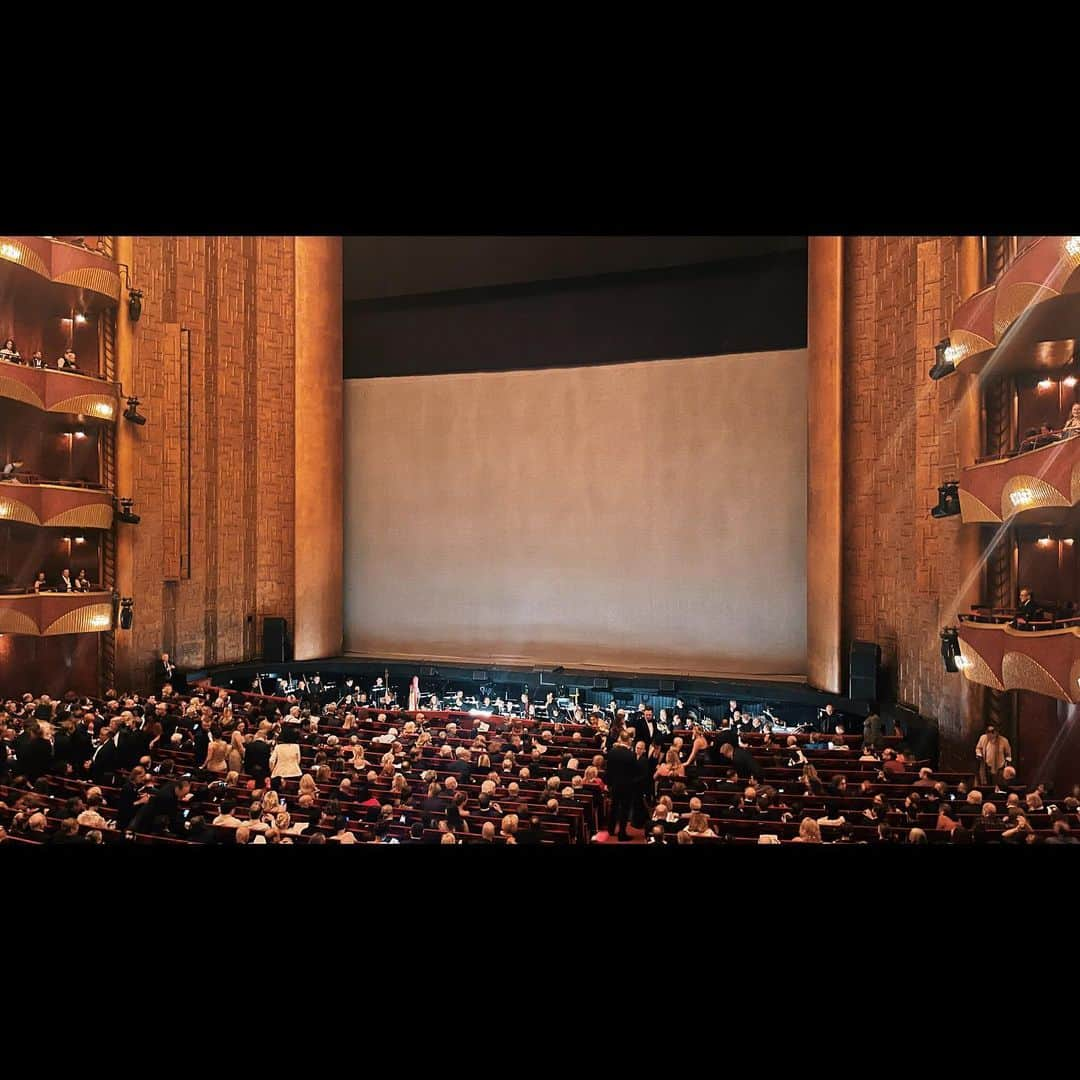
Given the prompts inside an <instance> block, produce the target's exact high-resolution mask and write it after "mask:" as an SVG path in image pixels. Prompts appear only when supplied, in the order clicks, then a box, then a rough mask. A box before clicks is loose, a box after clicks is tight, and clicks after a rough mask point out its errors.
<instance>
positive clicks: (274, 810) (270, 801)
mask: <svg viewBox="0 0 1080 1080" xmlns="http://www.w3.org/2000/svg"><path fill="white" fill-rule="evenodd" d="M280 810H281V799H280V798H278V793H277V792H276V791H274V790H270V791H268V792H266V794H265V795H263V797H262V812H263V816H264V817H269V818H271V819H273V818H274V817H276V816H277V814H278V812H279V811H280Z"/></svg>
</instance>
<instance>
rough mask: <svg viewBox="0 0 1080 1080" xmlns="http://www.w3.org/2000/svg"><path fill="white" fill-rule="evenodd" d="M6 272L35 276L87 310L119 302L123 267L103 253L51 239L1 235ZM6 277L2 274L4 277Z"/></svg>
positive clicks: (0, 250) (1, 264)
mask: <svg viewBox="0 0 1080 1080" xmlns="http://www.w3.org/2000/svg"><path fill="white" fill-rule="evenodd" d="M0 268H2V269H3V273H12V274H18V273H25V274H33V275H35V276H36V277H37V278H39V279H44V280H45V281H47V282H50V283H51V284H53V285H59V286H61V287H63V288H64V289H65V290H66V291H68V292H69V293H70V297H69V299H70V301H71V302H72V304H73V305H78V306H79V307H81V308H84V309H86V310H91V309H93V308H95V307H98V306H101V305H103V304H104V303H105V302H111V303H113V304H115V303H117V301H119V299H120V267H119V265H118V264H117V263H115V262H114V261H113V260H112V259H109V258H106V256H104V255H102V254H101V253H100V252H97V251H91V250H90V249H89V248H86V247H82V246H81V245H79V244H71V243H66V242H64V241H62V240H57V239H55V238H54V237H50V236H0ZM2 276H3V274H0V277H2Z"/></svg>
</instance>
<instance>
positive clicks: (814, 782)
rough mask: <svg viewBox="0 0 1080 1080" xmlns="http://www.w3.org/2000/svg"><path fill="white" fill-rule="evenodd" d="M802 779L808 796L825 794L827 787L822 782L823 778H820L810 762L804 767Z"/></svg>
mask: <svg viewBox="0 0 1080 1080" xmlns="http://www.w3.org/2000/svg"><path fill="white" fill-rule="evenodd" d="M800 779H801V780H802V783H803V786H804V787H805V788H806V793H807V794H808V795H823V794H824V793H825V785H824V784H823V783H822V782H821V777H820V776H818V771H817V769H815V768H814V766H813V765H811V764H810V762H807V763H806V764H805V765H804V766H803V767H802V776H801V777H800Z"/></svg>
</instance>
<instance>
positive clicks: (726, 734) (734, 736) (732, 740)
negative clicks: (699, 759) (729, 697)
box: [709, 709, 739, 765]
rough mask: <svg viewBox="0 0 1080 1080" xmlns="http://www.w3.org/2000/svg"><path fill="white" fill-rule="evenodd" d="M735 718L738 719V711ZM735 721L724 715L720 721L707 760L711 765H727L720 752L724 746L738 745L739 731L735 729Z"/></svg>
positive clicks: (727, 762) (726, 760)
mask: <svg viewBox="0 0 1080 1080" xmlns="http://www.w3.org/2000/svg"><path fill="white" fill-rule="evenodd" d="M734 715H735V717H736V718H737V717H739V711H738V709H736V710H735V714H734ZM737 723H738V721H737V719H733V718H732V716H731V715H726V716H723V717H721V719H720V728H719V730H718V731H717V732H716V734H715V735H714V736H713V741H712V747H711V749H710V750H709V760H710V761H711V762H712V764H713V765H728V764H730V762H729V761H728V759H727V758H726V757H724V756H723V754H722V751H723V747H724V746H725V745H728V746H732V747H737V746H738V745H739V729H738V727H737Z"/></svg>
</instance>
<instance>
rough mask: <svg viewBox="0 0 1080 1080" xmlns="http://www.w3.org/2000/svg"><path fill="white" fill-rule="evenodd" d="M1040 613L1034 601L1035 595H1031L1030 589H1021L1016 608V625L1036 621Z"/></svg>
mask: <svg viewBox="0 0 1080 1080" xmlns="http://www.w3.org/2000/svg"><path fill="white" fill-rule="evenodd" d="M1041 614H1042V611H1041V609H1040V608H1039V605H1038V604H1037V603H1036V602H1035V597H1033V596H1032V595H1031V590H1030V589H1021V590H1020V606H1019V607H1018V608H1017V609H1016V625H1017V626H1027V625H1028V624H1029V623H1032V622H1036V621H1038V619H1039V616H1040V615H1041Z"/></svg>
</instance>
